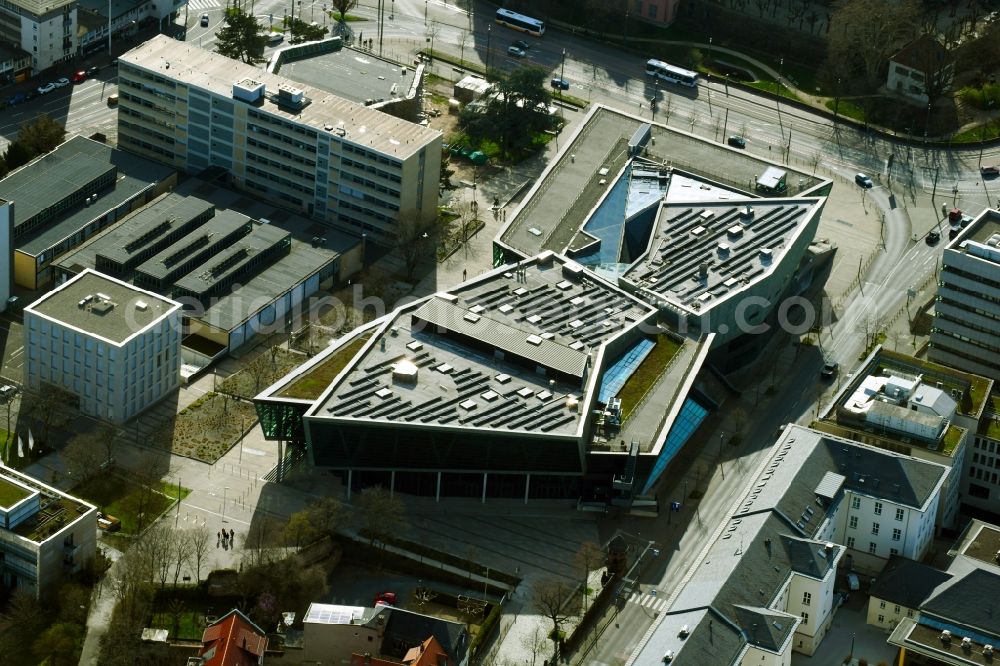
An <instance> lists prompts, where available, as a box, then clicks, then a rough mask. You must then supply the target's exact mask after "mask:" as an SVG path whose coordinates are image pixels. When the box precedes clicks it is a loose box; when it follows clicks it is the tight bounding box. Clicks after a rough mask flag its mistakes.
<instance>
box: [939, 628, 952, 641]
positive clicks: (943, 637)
mask: <svg viewBox="0 0 1000 666" xmlns="http://www.w3.org/2000/svg"><path fill="white" fill-rule="evenodd" d="M941 642H942V643H951V631H949V630H948V629H945V630H944V631H942V632H941Z"/></svg>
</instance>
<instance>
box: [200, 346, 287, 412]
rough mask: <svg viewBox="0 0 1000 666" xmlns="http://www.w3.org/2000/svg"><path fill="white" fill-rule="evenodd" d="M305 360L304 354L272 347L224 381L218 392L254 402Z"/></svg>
mask: <svg viewBox="0 0 1000 666" xmlns="http://www.w3.org/2000/svg"><path fill="white" fill-rule="evenodd" d="M305 360H306V357H305V356H303V355H302V354H298V353H296V352H293V351H289V350H287V349H285V348H284V347H280V346H275V347H271V348H270V349H266V350H264V351H263V352H261V353H260V354H258V355H257V357H256V358H254V359H252V360H250V361H249V362H248V363H247V364H246V365H245V366H243V369H242V370H240V371H239V372H236V373H234V374H232V375H230V376H228V377H226V378H225V379H224V380H222V382H221V383H220V384H219V386H218V391H219V392H220V393H225V394H227V395H230V396H232V397H234V398H240V399H242V400H253V399H254V397H255V396H256V395H257V394H258V393H260V392H261V391H262V390H264V389H266V388H267V387H268V386H270V385H271V384H273V383H274V382H276V381H278V380H279V379H281V378H282V377H284V376H285V375H287V374H288V373H289V372H291V371H292V370H294V369H295V368H296V367H298V366H299V365H301V364H302V363H303V361H305Z"/></svg>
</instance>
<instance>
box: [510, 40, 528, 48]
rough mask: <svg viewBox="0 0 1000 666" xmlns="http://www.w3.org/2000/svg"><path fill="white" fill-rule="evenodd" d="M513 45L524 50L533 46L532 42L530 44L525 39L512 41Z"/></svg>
mask: <svg viewBox="0 0 1000 666" xmlns="http://www.w3.org/2000/svg"><path fill="white" fill-rule="evenodd" d="M511 45H512V46H516V47H517V48H519V49H521V50H522V51H527V50H528V49H530V48H531V44H529V43H528V42H526V41H524V40H523V39H515V40H514V41H513V42H511Z"/></svg>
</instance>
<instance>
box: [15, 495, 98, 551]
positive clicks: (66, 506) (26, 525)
mask: <svg viewBox="0 0 1000 666" xmlns="http://www.w3.org/2000/svg"><path fill="white" fill-rule="evenodd" d="M49 499H50V501H49V505H48V506H47V507H45V508H44V509H41V510H39V511H38V513H36V514H35V515H34V516H32V517H31V518H28V519H27V520H25V521H24V522H22V523H20V524H19V525H18V526H17V527H15V528H14V530H13V532H14V533H15V534H18V535H20V536H23V537H25V538H26V539H31V540H32V541H35V542H42V541H45V540H46V539H48V538H49V537H50V536H52V535H53V534H55V533H56V532H58V531H59V530H61V529H62V528H64V527H65V526H67V525H69V524H70V523H72V522H73V521H74V520H76V519H77V518H79V517H80V516H81V515H82V514H81V513H79V512H78V511H77V509H79V508H80V507H82V506H83V505H82V504H80V503H79V502H74V501H73V500H71V499H67V498H65V497H57V498H55V499H52V498H49Z"/></svg>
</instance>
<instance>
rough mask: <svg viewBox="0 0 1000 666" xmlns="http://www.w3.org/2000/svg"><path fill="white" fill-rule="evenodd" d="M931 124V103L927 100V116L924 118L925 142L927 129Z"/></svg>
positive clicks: (925, 141)
mask: <svg viewBox="0 0 1000 666" xmlns="http://www.w3.org/2000/svg"><path fill="white" fill-rule="evenodd" d="M930 126H931V103H930V102H927V118H926V119H925V120H924V144H926V143H927V131H928V129H929V128H930Z"/></svg>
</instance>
